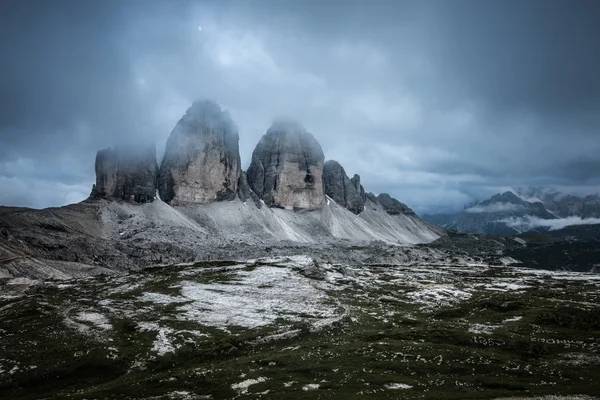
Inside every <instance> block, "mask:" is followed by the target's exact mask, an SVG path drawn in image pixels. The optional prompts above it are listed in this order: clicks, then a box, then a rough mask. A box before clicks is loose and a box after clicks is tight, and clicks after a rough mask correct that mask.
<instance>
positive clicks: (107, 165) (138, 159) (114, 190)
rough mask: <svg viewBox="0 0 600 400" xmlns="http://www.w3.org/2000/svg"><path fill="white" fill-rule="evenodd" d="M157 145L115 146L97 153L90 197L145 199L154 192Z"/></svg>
mask: <svg viewBox="0 0 600 400" xmlns="http://www.w3.org/2000/svg"><path fill="white" fill-rule="evenodd" d="M157 176H158V165H157V164H156V149H155V147H154V145H149V146H145V147H141V148H133V147H124V146H117V147H114V148H111V147H109V148H107V149H104V150H100V151H98V153H97V154H96V184H95V185H94V187H93V188H92V193H91V195H90V197H92V198H108V199H121V200H127V201H134V202H137V203H145V202H150V201H152V200H154V196H155V194H156V179H157Z"/></svg>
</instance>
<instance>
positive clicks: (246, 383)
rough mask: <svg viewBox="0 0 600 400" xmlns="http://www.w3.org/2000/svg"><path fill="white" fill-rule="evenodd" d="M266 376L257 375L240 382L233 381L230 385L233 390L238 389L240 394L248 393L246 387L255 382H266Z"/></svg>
mask: <svg viewBox="0 0 600 400" xmlns="http://www.w3.org/2000/svg"><path fill="white" fill-rule="evenodd" d="M266 381H267V378H265V377H263V376H259V377H258V378H256V379H246V380H245V381H242V382H240V383H234V384H233V385H231V388H232V389H233V390H236V391H238V392H239V393H240V394H246V393H248V388H249V387H250V386H252V385H256V384H257V383H263V382H266Z"/></svg>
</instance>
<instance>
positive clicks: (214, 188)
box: [158, 100, 242, 205]
mask: <svg viewBox="0 0 600 400" xmlns="http://www.w3.org/2000/svg"><path fill="white" fill-rule="evenodd" d="M238 142H239V136H238V131H237V127H236V125H235V124H234V123H233V121H232V119H231V117H230V116H229V113H227V112H226V111H223V110H221V107H220V106H219V105H218V104H217V103H215V102H212V101H207V100H205V101H196V102H194V103H193V104H192V106H191V107H190V108H189V109H188V110H187V112H186V113H185V115H184V116H183V117H182V118H181V119H180V120H179V122H178V123H177V125H176V126H175V128H174V129H173V131H172V132H171V135H170V136H169V139H168V141H167V146H166V149H165V156H164V158H163V160H162V164H161V166H160V175H159V180H158V190H159V193H160V196H161V199H162V200H164V201H165V202H167V203H169V204H172V205H182V204H202V203H210V202H213V201H221V200H233V199H234V198H235V197H236V195H237V193H238V183H239V180H240V176H241V173H242V171H241V167H240V151H239V143H238Z"/></svg>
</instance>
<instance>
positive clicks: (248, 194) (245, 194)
mask: <svg viewBox="0 0 600 400" xmlns="http://www.w3.org/2000/svg"><path fill="white" fill-rule="evenodd" d="M237 195H238V197H239V199H240V200H241V201H243V202H244V203H245V202H246V201H248V199H251V200H252V201H253V202H254V204H255V205H256V207H258V208H261V207H262V203H261V202H260V199H259V198H258V196H257V195H256V193H254V192H253V191H252V189H250V186H249V185H248V177H247V176H246V173H245V172H242V173H241V175H240V179H239V181H238V190H237Z"/></svg>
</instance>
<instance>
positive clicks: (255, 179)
mask: <svg viewBox="0 0 600 400" xmlns="http://www.w3.org/2000/svg"><path fill="white" fill-rule="evenodd" d="M324 161H325V156H324V155H323V150H322V149H321V146H320V145H319V143H318V142H317V141H316V139H315V138H314V137H313V136H312V135H311V134H310V133H308V132H307V131H306V130H305V129H304V128H303V127H302V126H301V125H299V124H297V123H290V122H282V123H276V124H274V125H273V126H271V128H269V130H268V131H267V133H266V134H265V135H264V136H263V137H262V138H261V139H260V142H259V143H258V145H257V146H256V148H255V149H254V152H253V153H252V162H251V164H250V167H249V168H248V171H247V175H248V184H249V186H250V188H251V189H252V190H253V191H254V192H255V193H256V194H257V195H258V196H259V197H260V198H261V199H262V200H263V201H264V202H265V204H267V205H268V206H271V207H283V208H287V209H312V208H316V207H320V206H321V205H323V204H324V202H325V195H324V189H323V180H322V175H323V163H324Z"/></svg>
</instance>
